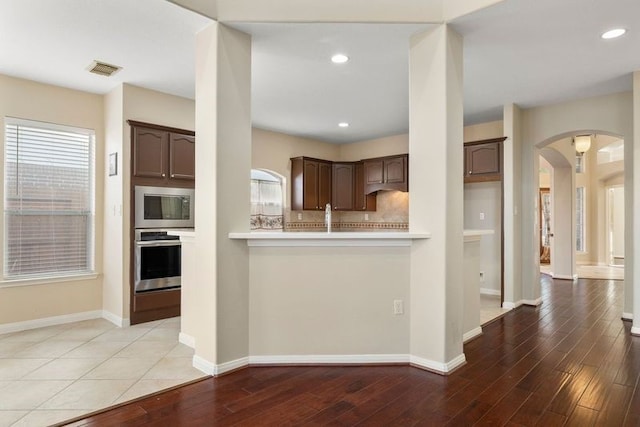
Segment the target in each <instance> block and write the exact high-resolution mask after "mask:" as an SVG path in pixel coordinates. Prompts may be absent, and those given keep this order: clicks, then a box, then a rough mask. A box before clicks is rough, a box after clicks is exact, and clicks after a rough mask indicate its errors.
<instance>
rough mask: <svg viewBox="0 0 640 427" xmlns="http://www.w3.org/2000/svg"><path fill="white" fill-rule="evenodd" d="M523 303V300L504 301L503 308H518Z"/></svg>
mask: <svg viewBox="0 0 640 427" xmlns="http://www.w3.org/2000/svg"><path fill="white" fill-rule="evenodd" d="M521 305H522V300H520V301H516V302H511V301H505V302H503V303H502V308H506V309H507V310H513V309H514V308H518V307H520V306H521Z"/></svg>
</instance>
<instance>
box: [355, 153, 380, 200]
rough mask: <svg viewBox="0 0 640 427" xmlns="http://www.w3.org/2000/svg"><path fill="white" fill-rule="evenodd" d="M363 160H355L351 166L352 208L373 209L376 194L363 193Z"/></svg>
mask: <svg viewBox="0 0 640 427" xmlns="http://www.w3.org/2000/svg"><path fill="white" fill-rule="evenodd" d="M364 189H365V183H364V162H356V163H354V166H353V210H354V211H375V210H376V194H375V193H372V194H365V190H364Z"/></svg>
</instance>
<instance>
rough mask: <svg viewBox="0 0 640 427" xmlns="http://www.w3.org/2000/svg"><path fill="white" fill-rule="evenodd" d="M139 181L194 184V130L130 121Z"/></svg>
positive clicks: (175, 184)
mask: <svg viewBox="0 0 640 427" xmlns="http://www.w3.org/2000/svg"><path fill="white" fill-rule="evenodd" d="M128 123H129V124H130V125H131V141H132V156H133V159H132V166H133V170H132V173H133V177H134V179H135V181H136V184H143V185H155V186H166V187H193V186H194V183H195V133H194V132H192V131H187V130H181V129H174V128H169V127H165V126H158V125H152V124H149V123H141V122H135V121H133V120H129V122H128Z"/></svg>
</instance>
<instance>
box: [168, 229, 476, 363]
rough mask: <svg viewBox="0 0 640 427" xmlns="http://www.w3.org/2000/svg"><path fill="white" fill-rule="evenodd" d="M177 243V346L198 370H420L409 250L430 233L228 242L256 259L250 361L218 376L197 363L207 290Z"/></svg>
mask: <svg viewBox="0 0 640 427" xmlns="http://www.w3.org/2000/svg"><path fill="white" fill-rule="evenodd" d="M485 232H486V231H484V230H483V231H468V232H466V233H465V242H466V241H475V242H477V241H478V240H479V238H480V236H481V235H482V234H484V233H485ZM176 234H178V235H180V237H181V240H182V243H183V257H184V258H185V259H184V261H183V278H182V280H183V288H182V289H183V299H182V304H183V307H182V313H183V319H182V332H181V341H182V342H183V343H186V344H189V345H191V346H196V356H195V357H194V365H195V366H196V367H199V368H200V369H202V370H204V371H205V372H209V373H214V374H217V373H222V372H225V371H227V370H229V369H234V368H237V367H239V366H243V364H244V365H246V364H252V365H260V364H319V363H338V364H341V363H355V364H366V363H413V364H416V365H418V366H421V365H420V361H415V360H413V359H412V358H411V357H410V316H409V315H410V311H411V303H412V301H411V295H410V260H411V250H412V247H413V246H414V245H423V244H428V240H429V239H430V237H431V236H430V233H412V232H332V233H327V232H294V233H287V232H255V233H229V235H228V238H229V239H230V240H231V241H235V242H236V244H238V245H246V246H247V247H248V250H249V256H250V259H251V262H250V266H249V270H250V271H249V290H248V298H249V319H248V322H249V357H248V358H247V359H246V360H243V361H242V362H240V361H238V362H236V363H235V364H229V365H226V366H216V367H212V366H210V365H207V364H206V362H204V361H202V360H200V359H199V358H198V351H197V343H198V342H199V339H200V338H199V337H198V336H197V334H198V330H199V327H198V325H197V321H196V319H195V318H194V317H193V316H194V315H195V314H196V313H197V310H192V309H190V308H191V307H189V305H192V306H194V307H195V306H197V305H198V299H197V298H198V297H197V295H196V294H197V289H198V288H199V287H201V286H206V284H203V283H194V282H193V281H192V276H191V274H190V271H189V270H190V264H189V260H188V258H189V257H190V254H192V253H193V252H192V251H195V245H194V244H193V242H194V241H195V239H196V234H195V233H194V232H185V231H183V232H177V233H176ZM245 242H246V243H245ZM466 246H467V245H466V244H465V247H466ZM466 253H467V252H465V254H466ZM475 261H477V258H474V259H473V260H472V263H473V262H475ZM465 262H466V260H465ZM466 267H467V264H465V268H466ZM476 268H477V266H476ZM472 277H475V278H477V272H476V273H474V274H473V275H472ZM468 288H469V289H473V284H469V287H468ZM476 288H477V285H476ZM478 298H479V295H476V296H475V298H471V300H472V301H475V300H477V299H478ZM466 304H467V302H466V300H465V311H466ZM477 309H479V308H477ZM475 317H478V319H479V313H478V316H473V319H475ZM474 327H479V323H478V324H477V325H475V326H474ZM465 332H466V331H465ZM422 367H424V368H427V369H433V370H437V371H442V370H443V369H442V367H440V366H422Z"/></svg>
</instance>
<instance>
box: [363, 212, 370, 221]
mask: <svg viewBox="0 0 640 427" xmlns="http://www.w3.org/2000/svg"><path fill="white" fill-rule="evenodd" d="M364 220H365V221H369V214H368V213H366V214H364Z"/></svg>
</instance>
